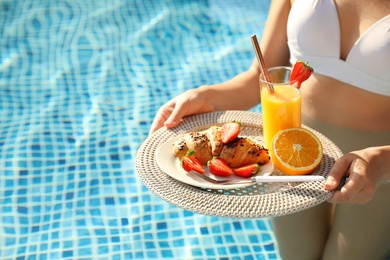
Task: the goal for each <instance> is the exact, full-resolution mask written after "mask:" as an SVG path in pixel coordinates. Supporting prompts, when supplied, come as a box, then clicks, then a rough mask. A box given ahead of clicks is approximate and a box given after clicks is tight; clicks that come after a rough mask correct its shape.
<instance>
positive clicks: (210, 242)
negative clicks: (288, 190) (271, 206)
mask: <svg viewBox="0 0 390 260" xmlns="http://www.w3.org/2000/svg"><path fill="white" fill-rule="evenodd" d="M268 7H269V0H262V1H255V0H251V1H238V0H215V1H201V0H199V1H195V0H193V1H191V0H188V1H185V0H182V1H179V0H171V1H168V0H167V1H154V0H129V1H125V0H109V1H99V0H83V1H75V0H67V1H58V0H57V1H56V0H40V1H36V0H14V1H11V0H3V1H0V35H1V37H0V147H1V150H0V152H1V154H0V259H17V260H22V259H23V260H24V259H26V260H27V259H29V260H32V259H94V260H95V259H248V260H249V259H278V258H279V257H278V248H277V245H276V243H275V238H274V236H273V233H272V229H271V227H270V223H269V220H268V219H230V218H219V217H212V216H203V215H199V214H195V213H192V212H189V211H186V210H183V209H181V208H178V207H176V206H173V205H171V204H168V203H166V202H165V201H163V200H162V199H160V198H158V197H157V196H156V195H154V194H153V193H152V192H150V191H149V190H148V189H147V188H146V187H145V186H144V185H143V183H142V182H141V181H140V179H139V178H138V176H137V172H136V169H135V158H136V154H137V150H138V148H139V147H140V145H141V144H142V142H143V141H144V140H145V139H146V138H147V136H148V131H149V127H150V125H151V122H152V120H153V117H154V115H155V113H156V111H157V109H158V108H159V107H160V106H161V105H162V104H164V103H165V102H166V101H168V100H169V99H171V98H172V97H174V96H176V95H178V94H179V93H182V92H183V91H185V90H187V89H190V88H194V87H197V86H200V85H202V84H211V83H217V82H221V81H224V80H227V79H229V78H231V77H232V76H234V75H236V74H237V73H239V72H241V71H243V70H245V69H247V68H248V66H249V65H250V63H251V61H252V59H253V57H254V55H253V48H252V45H251V41H250V36H251V35H252V34H257V35H258V37H259V38H261V34H262V31H263V28H264V22H265V19H266V15H267V11H268ZM253 111H260V107H256V108H254V109H253Z"/></svg>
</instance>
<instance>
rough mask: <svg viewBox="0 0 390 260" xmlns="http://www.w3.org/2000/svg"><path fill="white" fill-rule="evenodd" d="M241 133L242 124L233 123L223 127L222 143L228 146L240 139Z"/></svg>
mask: <svg viewBox="0 0 390 260" xmlns="http://www.w3.org/2000/svg"><path fill="white" fill-rule="evenodd" d="M240 131H241V124H240V123H239V122H236V121H233V122H230V123H225V124H223V125H222V142H223V143H224V144H227V143H229V142H231V141H233V140H234V139H236V138H237V137H238V135H239V134H240Z"/></svg>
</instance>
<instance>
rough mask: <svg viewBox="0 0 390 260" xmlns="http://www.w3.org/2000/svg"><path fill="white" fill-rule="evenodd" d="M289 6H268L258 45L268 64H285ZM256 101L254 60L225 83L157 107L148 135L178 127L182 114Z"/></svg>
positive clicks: (278, 0)
mask: <svg viewBox="0 0 390 260" xmlns="http://www.w3.org/2000/svg"><path fill="white" fill-rule="evenodd" d="M290 8H291V4H290V0H273V1H272V3H271V5H270V10H269V13H268V18H267V22H266V25H265V28H264V33H263V35H262V37H261V44H260V46H261V49H262V53H263V56H264V60H265V62H266V64H267V66H268V67H272V66H277V65H286V64H288V60H289V51H288V46H287V33H286V29H287V19H288V14H289V11H290ZM248 41H250V37H249V36H248ZM259 101H260V89H259V66H258V63H257V61H256V60H254V61H253V62H252V65H251V66H250V68H249V69H248V70H247V71H245V72H243V73H241V74H239V75H237V76H236V77H234V78H232V79H230V80H228V81H226V82H223V83H219V84H214V85H205V86H201V87H199V88H196V89H191V90H188V91H186V92H184V93H182V94H180V95H179V96H177V97H175V98H173V99H172V100H170V101H168V102H167V103H166V104H165V105H163V106H162V107H161V108H160V109H159V110H158V112H157V114H156V116H155V118H154V121H153V123H152V126H151V128H150V134H152V133H153V132H154V131H156V130H157V129H159V128H160V127H162V126H163V125H165V126H166V127H168V128H172V127H175V126H177V125H178V124H179V123H180V121H181V119H182V118H183V117H184V116H188V115H192V114H199V113H205V112H212V111H219V110H229V109H237V110H247V109H250V108H252V107H253V106H255V105H256V104H258V103H259Z"/></svg>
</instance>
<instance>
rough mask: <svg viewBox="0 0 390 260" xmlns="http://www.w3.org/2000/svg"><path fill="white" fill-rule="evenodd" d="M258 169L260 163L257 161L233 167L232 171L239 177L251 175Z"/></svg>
mask: <svg viewBox="0 0 390 260" xmlns="http://www.w3.org/2000/svg"><path fill="white" fill-rule="evenodd" d="M259 170H260V165H258V164H257V163H252V164H247V165H244V166H241V167H238V168H234V169H233V171H234V173H235V174H236V175H237V176H240V177H252V176H253V175H255V174H256V173H257V172H258V171H259Z"/></svg>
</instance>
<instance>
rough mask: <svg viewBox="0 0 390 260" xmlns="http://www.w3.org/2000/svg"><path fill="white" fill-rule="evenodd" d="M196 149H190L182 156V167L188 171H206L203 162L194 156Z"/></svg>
mask: <svg viewBox="0 0 390 260" xmlns="http://www.w3.org/2000/svg"><path fill="white" fill-rule="evenodd" d="M194 153H195V152H194V151H193V150H189V151H188V152H187V154H186V155H185V156H183V157H182V158H181V161H180V163H181V167H182V168H183V169H184V170H185V171H186V172H189V171H196V172H199V173H204V167H203V164H202V163H201V162H200V161H199V160H198V159H197V158H196V157H195V156H194Z"/></svg>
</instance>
